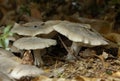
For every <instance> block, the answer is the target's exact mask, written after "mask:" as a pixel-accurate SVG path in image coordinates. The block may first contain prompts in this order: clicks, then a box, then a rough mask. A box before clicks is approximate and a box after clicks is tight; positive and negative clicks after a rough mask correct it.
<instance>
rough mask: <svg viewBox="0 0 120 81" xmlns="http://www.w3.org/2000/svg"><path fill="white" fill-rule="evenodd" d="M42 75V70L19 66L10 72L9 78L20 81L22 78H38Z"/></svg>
mask: <svg viewBox="0 0 120 81" xmlns="http://www.w3.org/2000/svg"><path fill="white" fill-rule="evenodd" d="M43 73H44V71H43V70H42V69H40V68H37V67H35V66H32V65H22V64H20V65H18V66H16V67H15V68H14V69H13V70H12V72H11V73H10V76H11V77H13V78H16V79H20V78H21V77H23V76H32V77H35V76H40V75H41V74H43Z"/></svg>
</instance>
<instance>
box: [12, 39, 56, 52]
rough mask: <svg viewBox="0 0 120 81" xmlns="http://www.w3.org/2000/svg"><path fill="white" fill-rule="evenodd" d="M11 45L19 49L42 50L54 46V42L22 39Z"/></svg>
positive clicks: (51, 40)
mask: <svg viewBox="0 0 120 81" xmlns="http://www.w3.org/2000/svg"><path fill="white" fill-rule="evenodd" d="M13 45H14V46H15V47H17V48H19V49H26V50H31V49H43V48H46V47H50V46H51V45H56V40H53V39H47V38H38V37H23V38H20V39H18V40H17V41H15V42H14V43H13Z"/></svg>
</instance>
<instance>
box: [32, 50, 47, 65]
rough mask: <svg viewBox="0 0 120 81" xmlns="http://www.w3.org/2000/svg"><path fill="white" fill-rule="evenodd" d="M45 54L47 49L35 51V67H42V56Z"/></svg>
mask: <svg viewBox="0 0 120 81" xmlns="http://www.w3.org/2000/svg"><path fill="white" fill-rule="evenodd" d="M45 53H46V50H45V49H36V50H33V54H34V59H35V61H34V64H35V65H37V66H42V65H43V64H44V63H43V60H42V58H41V56H42V55H44V54H45Z"/></svg>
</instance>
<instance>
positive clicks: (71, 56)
mask: <svg viewBox="0 0 120 81" xmlns="http://www.w3.org/2000/svg"><path fill="white" fill-rule="evenodd" d="M80 49H81V46H79V45H78V44H77V43H76V42H73V43H72V45H71V47H70V52H69V53H68V54H67V57H66V60H69V61H70V60H75V59H76V56H77V55H78V53H79V51H80Z"/></svg>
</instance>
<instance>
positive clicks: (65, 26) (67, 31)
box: [53, 21, 108, 46]
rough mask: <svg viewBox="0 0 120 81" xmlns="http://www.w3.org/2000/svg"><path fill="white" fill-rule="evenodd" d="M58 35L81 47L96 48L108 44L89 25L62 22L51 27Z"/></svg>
mask: <svg viewBox="0 0 120 81" xmlns="http://www.w3.org/2000/svg"><path fill="white" fill-rule="evenodd" d="M53 28H54V29H55V30H56V31H57V32H59V33H60V34H62V35H64V36H66V37H68V38H69V39H70V40H71V41H73V42H78V43H81V44H83V45H89V46H98V45H107V44H108V42H107V41H106V40H105V39H104V37H102V36H101V35H100V34H99V33H98V32H97V31H95V30H94V29H92V28H91V26H90V25H89V24H80V23H72V22H69V21H64V22H62V23H59V24H57V25H55V26H54V27H53Z"/></svg>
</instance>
